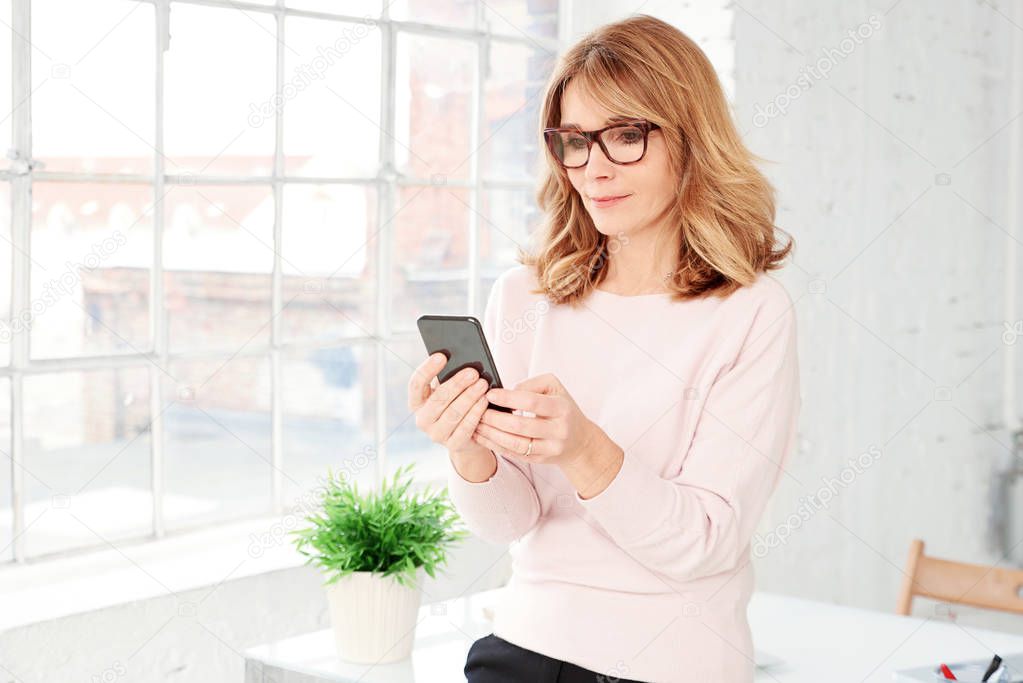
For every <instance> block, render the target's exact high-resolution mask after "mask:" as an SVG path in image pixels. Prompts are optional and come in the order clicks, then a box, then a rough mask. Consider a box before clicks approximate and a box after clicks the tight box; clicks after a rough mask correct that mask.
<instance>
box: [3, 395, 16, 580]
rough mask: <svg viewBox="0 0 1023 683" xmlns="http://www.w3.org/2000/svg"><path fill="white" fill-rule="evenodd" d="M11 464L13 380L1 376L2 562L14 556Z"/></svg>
mask: <svg viewBox="0 0 1023 683" xmlns="http://www.w3.org/2000/svg"><path fill="white" fill-rule="evenodd" d="M11 466H12V463H11V381H10V380H9V379H7V378H6V377H0V562H6V561H8V560H10V559H13V557H14V548H12V547H11V546H12V543H11V541H12V539H13V537H14V534H13V529H14V513H13V512H12V510H11Z"/></svg>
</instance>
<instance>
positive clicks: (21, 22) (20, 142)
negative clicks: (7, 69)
mask: <svg viewBox="0 0 1023 683" xmlns="http://www.w3.org/2000/svg"><path fill="white" fill-rule="evenodd" d="M29 4H30V3H29V0H14V2H13V3H12V12H13V16H12V17H11V19H12V22H13V30H14V31H16V32H17V33H18V34H19V35H22V36H30V35H31V29H32V15H31V8H30V6H29ZM31 49H32V48H31V46H30V45H29V43H28V41H27V40H15V41H13V44H12V46H11V52H12V55H11V57H12V62H13V65H17V66H16V68H15V69H14V74H13V88H12V91H13V92H12V94H13V97H14V99H13V100H12V101H14V102H21V103H22V105H21V106H20V107H17V108H16V109H15V110H14V119H13V125H14V144H15V145H16V149H17V150H18V153H19V155H20V158H21V159H24V160H25V161H27V162H28V169H27V171H26V172H25V173H18V174H16V175H15V176H14V177H13V178H12V179H11V240H12V241H13V242H14V244H15V245H18V246H19V247H20V249H16V250H14V251H12V252H11V258H12V260H13V263H12V266H13V268H12V270H13V273H12V282H11V285H12V287H11V314H12V315H14V312H15V311H18V312H20V311H25V310H29V309H30V307H31V303H30V301H29V296H30V294H31V290H30V288H29V278H30V277H31V271H30V267H31V263H30V261H29V254H30V252H31V249H32V240H31V235H32V200H31V196H32V175H31V173H32V170H31V163H32V161H31V160H32V128H31V123H32V103H31V97H32V71H31V64H32V62H31ZM19 67H20V68H19ZM12 331H13V335H12V337H11V370H12V375H11V507H12V513H13V515H12V516H13V519H12V522H13V524H12V527H13V528H12V530H11V531H12V536H13V541H12V550H13V557H14V561H15V562H24V561H25V529H26V526H25V503H26V499H27V496H26V495H25V476H24V471H23V470H22V467H23V466H24V462H25V408H24V397H25V393H24V376H23V373H22V370H23V369H24V368H25V367H26V366H27V365H28V359H29V357H30V355H31V353H30V350H29V342H30V336H29V329H28V326H19V327H18V328H13V330H12Z"/></svg>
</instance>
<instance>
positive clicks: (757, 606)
mask: <svg viewBox="0 0 1023 683" xmlns="http://www.w3.org/2000/svg"><path fill="white" fill-rule="evenodd" d="M497 590H500V589H497ZM496 592H497V591H485V592H482V593H476V594H474V595H472V596H469V597H467V598H463V599H458V600H451V601H448V602H445V603H439V604H436V605H424V606H423V607H422V609H421V610H420V613H419V617H420V620H419V625H418V627H417V628H416V644H415V649H414V651H413V654H412V657H411V658H410V659H408V660H405V661H403V662H396V663H393V664H381V665H377V666H371V665H358V664H350V663H346V662H341V661H339V660H337V658H336V656H335V652H334V640H333V633H332V632H331V630H330V629H324V630H322V631H316V632H314V633H309V634H305V635H301V636H296V637H294V638H288V639H285V640H281V641H277V642H275V643H267V644H264V645H260V646H258V647H254V648H251V649H249V650H247V651H246V653H245V655H246V664H245V681H246V683H264V682H265V681H274V682H275V683H327V682H330V683H356V682H358V683H456V682H457V681H464V680H465V676H464V674H463V673H462V667H463V666H464V665H465V656H466V653H467V652H468V651H469V646H470V645H471V644H472V642H473V641H474V640H475V639H476V638H479V637H481V636H483V635H486V634H487V633H490V626H489V622H488V621H487V620H486V618H485V616H484V614H483V611H482V610H483V607H485V606H487V605H490V604H492V603H493V600H494V597H495V595H496ZM749 618H750V626H751V628H752V629H753V640H754V643H755V646H756V649H757V661H758V664H759V663H761V662H767V663H770V662H774V661H775V660H780V661H778V662H777V663H774V664H771V665H769V666H767V667H766V668H764V669H761V670H758V672H757V681H758V682H759V681H777V683H811V682H812V683H821V681H827V682H828V683H843V682H845V681H850V682H855V683H861V682H867V681H869V682H874V681H884V682H885V683H891V682H892V681H893V680H894V675H893V674H894V672H895V671H896V670H899V669H905V668H911V667H917V666H928V665H931V664H936V663H937V661H945V662H953V661H957V660H964V659H974V658H990V656H991V654H992V651H994V652H997V653H998V654H1000V655H1002V656H1003V657H1004V656H1006V655H1009V654H1013V653H1019V652H1023V636H1020V635H1012V634H1007V633H998V632H994V631H985V630H981V629H975V628H966V627H960V626H958V625H956V624H950V623H947V622H938V621H934V620H931V621H928V620H926V619H923V618H917V617H900V616H897V615H894V614H886V613H883V612H873V611H869V610H861V609H856V608H852V607H840V606H836V605H831V604H827V603H822V602H814V601H811V600H802V599H799V598H792V597H787V596H783V595H775V594H771V593H762V592H758V593H755V594H754V596H753V598H752V600H751V601H750V607H749Z"/></svg>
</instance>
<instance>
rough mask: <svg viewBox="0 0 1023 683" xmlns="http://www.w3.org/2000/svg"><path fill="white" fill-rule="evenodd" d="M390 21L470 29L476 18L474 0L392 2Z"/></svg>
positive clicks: (408, 0) (405, 0)
mask: <svg viewBox="0 0 1023 683" xmlns="http://www.w3.org/2000/svg"><path fill="white" fill-rule="evenodd" d="M390 12H391V18H392V19H399V20H401V21H418V22H423V23H426V24H441V25H443V26H451V27H455V28H472V27H473V24H474V23H475V16H476V0H448V1H447V2H437V0H394V1H393V2H391V3H390Z"/></svg>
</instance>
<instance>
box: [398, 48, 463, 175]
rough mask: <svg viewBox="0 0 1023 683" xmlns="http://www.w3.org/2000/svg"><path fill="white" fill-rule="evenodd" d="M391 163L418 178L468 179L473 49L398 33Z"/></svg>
mask: <svg viewBox="0 0 1023 683" xmlns="http://www.w3.org/2000/svg"><path fill="white" fill-rule="evenodd" d="M397 55H398V56H397V64H396V69H397V74H396V78H397V84H398V86H397V92H396V93H395V95H396V96H395V107H396V109H395V114H396V120H395V162H396V164H397V167H398V169H399V170H400V171H401V172H402V173H406V174H409V175H412V176H415V177H418V178H429V179H431V181H433V180H434V178H437V179H438V180H440V181H441V182H443V179H444V178H453V179H464V178H466V177H467V176H468V174H469V156H470V154H471V152H472V150H470V149H469V140H470V134H471V131H470V123H471V122H470V112H471V109H472V102H473V97H474V96H475V95H474V92H475V90H476V88H475V76H474V74H475V68H476V67H475V63H476V46H475V45H474V44H473V43H470V42H463V41H456V40H449V39H441V38H430V37H425V36H418V35H409V34H406V33H399V34H398V46H397Z"/></svg>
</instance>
